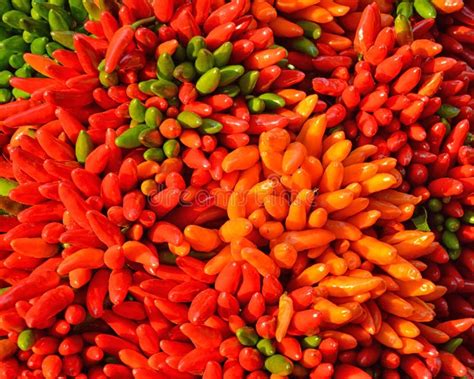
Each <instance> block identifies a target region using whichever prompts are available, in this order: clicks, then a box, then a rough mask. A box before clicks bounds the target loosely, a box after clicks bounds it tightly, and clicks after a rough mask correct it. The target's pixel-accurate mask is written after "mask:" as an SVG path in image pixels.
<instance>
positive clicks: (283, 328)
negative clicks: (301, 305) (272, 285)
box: [275, 294, 294, 342]
mask: <svg viewBox="0 0 474 379" xmlns="http://www.w3.org/2000/svg"><path fill="white" fill-rule="evenodd" d="M293 314H294V309H293V300H292V299H291V297H289V296H288V295H286V294H283V295H281V296H280V299H279V301H278V314H277V327H276V331H275V338H276V340H277V341H278V342H281V340H282V339H283V338H284V337H285V336H286V332H287V331H288V327H289V326H290V323H291V319H292V317H293Z"/></svg>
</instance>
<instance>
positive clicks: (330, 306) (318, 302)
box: [313, 297, 352, 325]
mask: <svg viewBox="0 0 474 379" xmlns="http://www.w3.org/2000/svg"><path fill="white" fill-rule="evenodd" d="M313 308H314V309H316V310H318V311H320V312H321V313H322V315H323V321H325V322H330V323H331V324H336V325H341V324H345V323H346V322H348V321H349V320H350V319H351V318H352V312H351V311H350V310H349V309H347V308H345V307H340V306H337V305H336V304H334V303H333V302H331V301H329V300H327V299H325V298H322V297H318V298H316V299H314V306H313Z"/></svg>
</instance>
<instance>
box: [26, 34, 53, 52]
mask: <svg viewBox="0 0 474 379" xmlns="http://www.w3.org/2000/svg"><path fill="white" fill-rule="evenodd" d="M48 42H49V40H48V38H46V37H38V38H35V39H34V40H33V42H31V45H30V50H31V52H32V53H33V54H38V55H43V54H44V53H45V52H46V44H47V43H48Z"/></svg>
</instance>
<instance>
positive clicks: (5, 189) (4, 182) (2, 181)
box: [0, 178, 18, 196]
mask: <svg viewBox="0 0 474 379" xmlns="http://www.w3.org/2000/svg"><path fill="white" fill-rule="evenodd" d="M16 187H18V183H17V182H15V181H14V180H10V179H6V178H0V196H8V194H9V193H10V191H11V190H12V189H14V188H16Z"/></svg>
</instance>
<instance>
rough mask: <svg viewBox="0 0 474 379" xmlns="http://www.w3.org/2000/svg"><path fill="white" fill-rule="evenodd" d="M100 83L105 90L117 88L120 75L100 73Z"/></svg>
mask: <svg viewBox="0 0 474 379" xmlns="http://www.w3.org/2000/svg"><path fill="white" fill-rule="evenodd" d="M99 81H100V84H102V85H103V86H104V87H105V88H109V87H113V86H116V85H117V84H118V82H119V79H118V75H117V73H116V72H111V73H108V72H105V71H101V72H100V73H99Z"/></svg>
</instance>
